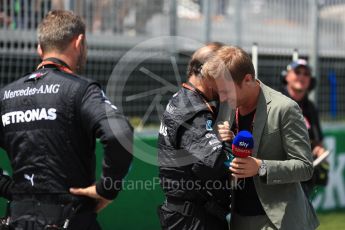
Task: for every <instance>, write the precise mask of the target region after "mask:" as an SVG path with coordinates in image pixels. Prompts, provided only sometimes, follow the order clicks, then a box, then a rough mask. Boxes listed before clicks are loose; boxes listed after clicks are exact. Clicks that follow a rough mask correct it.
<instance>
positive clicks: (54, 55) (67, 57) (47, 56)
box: [42, 53, 76, 72]
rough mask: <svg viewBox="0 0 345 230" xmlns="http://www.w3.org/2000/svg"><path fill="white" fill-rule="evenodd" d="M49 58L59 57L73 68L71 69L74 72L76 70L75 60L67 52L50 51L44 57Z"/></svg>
mask: <svg viewBox="0 0 345 230" xmlns="http://www.w3.org/2000/svg"><path fill="white" fill-rule="evenodd" d="M47 58H57V59H59V60H61V61H63V62H65V63H66V64H67V65H68V67H69V68H71V70H72V71H73V72H75V71H76V65H75V62H74V61H73V60H72V59H71V58H70V57H69V56H68V55H66V54H63V53H48V54H45V55H43V57H42V59H43V60H45V59H47Z"/></svg>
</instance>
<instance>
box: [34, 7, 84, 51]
mask: <svg viewBox="0 0 345 230" xmlns="http://www.w3.org/2000/svg"><path fill="white" fill-rule="evenodd" d="M80 34H85V23H84V22H83V20H82V19H81V17H79V16H78V15H75V14H74V13H73V12H71V11H66V10H53V11H50V12H49V13H48V14H47V15H46V16H45V17H44V19H43V20H42V22H41V23H40V24H39V26H38V30H37V37H38V43H39V45H40V46H41V49H42V51H43V52H47V51H52V50H55V51H63V50H65V49H66V48H67V46H68V45H69V44H70V42H71V41H72V39H74V38H75V37H77V36H79V35H80Z"/></svg>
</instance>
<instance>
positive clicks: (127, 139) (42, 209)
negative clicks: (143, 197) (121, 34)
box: [0, 11, 133, 230]
mask: <svg viewBox="0 0 345 230" xmlns="http://www.w3.org/2000/svg"><path fill="white" fill-rule="evenodd" d="M85 36H86V34H85V24H84V22H83V21H82V19H81V18H80V17H79V16H77V15H75V14H73V13H72V12H70V11H51V12H49V13H48V14H47V16H46V17H45V18H44V19H43V21H42V22H41V23H40V26H39V28H38V43H39V46H38V53H39V55H40V56H41V58H42V62H41V64H39V65H38V67H37V69H36V70H35V71H34V72H33V73H30V74H27V75H25V76H23V77H22V78H20V79H18V80H16V81H14V82H13V83H11V84H9V85H7V86H5V87H4V88H3V89H1V90H0V95H1V99H0V106H1V107H0V108H1V110H0V113H1V118H2V124H1V126H0V147H1V148H3V149H4V150H5V151H6V152H7V154H8V156H9V158H10V159H11V166H12V171H13V180H14V184H13V186H12V185H11V184H9V183H10V182H9V181H8V179H9V178H8V177H4V176H2V175H0V192H1V195H5V196H6V197H7V198H10V199H11V204H10V208H9V211H10V212H9V215H10V225H11V229H23V230H29V229H30V230H31V229H32V230H41V229H65V228H66V229H67V227H68V229H73V230H77V229H82V230H96V229H100V227H99V225H98V222H97V219H96V217H97V215H96V213H97V212H99V211H100V210H101V209H103V208H104V207H105V206H107V205H108V204H109V203H110V202H111V200H114V199H115V198H116V196H117V195H118V193H119V191H120V189H121V188H119V187H118V188H115V187H116V186H112V184H114V183H116V184H121V183H119V182H121V181H122V179H123V178H124V176H125V175H126V174H127V172H128V168H129V165H130V162H131V160H132V155H131V150H132V139H133V132H132V127H131V126H130V124H129V123H128V121H127V119H126V118H125V117H124V116H123V115H122V114H121V113H120V111H118V110H117V108H116V107H115V106H114V105H112V104H111V102H110V101H109V100H108V98H107V97H106V96H105V94H104V93H103V91H102V90H101V88H100V86H99V84H98V83H96V82H94V81H92V80H91V79H87V78H84V77H82V76H80V75H79V74H80V73H81V72H82V70H83V67H84V65H85V63H86V56H87V55H86V54H87V45H86V37H85ZM96 138H99V140H100V142H101V143H102V144H103V147H104V161H103V167H102V169H103V175H102V177H101V178H100V180H98V181H96V175H95V169H96V165H95V163H96V157H95V147H96ZM8 188H10V189H8Z"/></svg>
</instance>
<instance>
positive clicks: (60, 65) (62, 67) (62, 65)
mask: <svg viewBox="0 0 345 230" xmlns="http://www.w3.org/2000/svg"><path fill="white" fill-rule="evenodd" d="M47 65H53V66H55V67H57V68H58V69H59V70H61V71H63V72H66V73H69V74H73V75H74V73H73V71H72V70H71V68H70V67H69V66H68V65H67V64H66V63H65V62H63V61H61V60H60V59H58V58H53V57H51V58H47V59H44V60H43V61H42V62H41V63H40V64H39V65H38V66H37V70H39V69H41V68H44V67H45V66H47Z"/></svg>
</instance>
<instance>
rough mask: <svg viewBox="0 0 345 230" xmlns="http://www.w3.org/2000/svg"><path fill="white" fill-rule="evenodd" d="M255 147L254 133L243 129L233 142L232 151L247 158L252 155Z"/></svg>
mask: <svg viewBox="0 0 345 230" xmlns="http://www.w3.org/2000/svg"><path fill="white" fill-rule="evenodd" d="M253 148H254V138H253V135H252V134H251V133H250V132H248V131H246V130H242V131H241V132H239V133H238V134H237V135H236V137H235V138H234V141H233V142H232V153H233V154H234V155H235V156H236V157H242V158H245V157H248V156H250V155H252V152H253Z"/></svg>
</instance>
